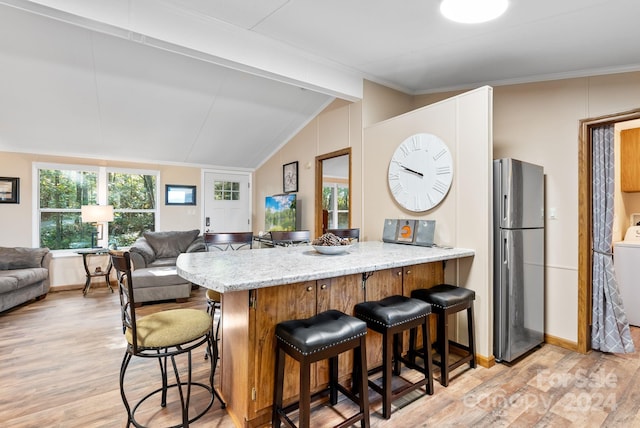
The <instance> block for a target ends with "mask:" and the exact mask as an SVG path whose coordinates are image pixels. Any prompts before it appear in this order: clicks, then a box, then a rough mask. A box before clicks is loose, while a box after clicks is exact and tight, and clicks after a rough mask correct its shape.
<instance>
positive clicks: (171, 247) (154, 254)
mask: <svg viewBox="0 0 640 428" xmlns="http://www.w3.org/2000/svg"><path fill="white" fill-rule="evenodd" d="M199 235H200V231H199V230H198V229H194V230H186V231H170V232H144V233H143V234H142V236H141V237H140V238H138V239H137V240H136V242H134V243H133V245H132V246H131V247H130V248H129V253H130V256H131V261H132V262H133V266H134V268H135V270H134V271H133V272H132V277H133V278H134V279H135V281H134V282H133V283H134V286H133V288H134V294H135V301H136V302H137V303H143V302H150V301H159V300H171V299H176V301H178V302H181V301H186V300H187V299H188V298H189V296H190V295H191V283H190V282H189V281H187V280H186V279H184V278H181V277H180V276H179V275H178V273H177V271H176V260H177V258H178V256H179V255H180V254H181V253H192V252H196V251H206V250H207V247H206V246H205V244H204V239H203V238H202V236H199Z"/></svg>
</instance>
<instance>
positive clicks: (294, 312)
mask: <svg viewBox="0 0 640 428" xmlns="http://www.w3.org/2000/svg"><path fill="white" fill-rule="evenodd" d="M315 312H316V282H315V281H307V282H300V283H295V284H288V285H279V286H277V287H268V288H261V289H259V290H257V291H256V308H255V328H254V329H253V331H254V332H255V337H253V338H250V341H252V342H253V343H255V348H254V353H255V355H253V356H251V355H250V356H249V361H251V362H253V364H254V366H253V373H254V376H253V379H254V383H253V388H254V390H255V395H254V396H255V399H254V400H253V410H254V415H255V414H256V413H257V412H259V411H260V410H263V409H267V408H268V409H271V405H272V404H273V385H274V375H275V373H274V371H275V353H276V340H275V326H276V324H278V323H279V322H282V321H287V320H291V319H299V318H309V317H311V316H313V315H314V314H315ZM299 371H300V369H299V366H298V363H297V362H295V361H294V360H293V359H291V358H289V357H287V359H286V366H285V378H284V399H285V401H286V400H287V399H289V398H292V397H295V396H297V395H298V391H299V387H300V380H299V379H300V377H299V375H298V373H299ZM311 382H312V384H314V382H315V381H314V379H312V380H311Z"/></svg>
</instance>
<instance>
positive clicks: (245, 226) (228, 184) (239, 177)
mask: <svg viewBox="0 0 640 428" xmlns="http://www.w3.org/2000/svg"><path fill="white" fill-rule="evenodd" d="M249 178H250V174H249V173H235V172H228V173H226V172H205V173H204V225H203V229H202V230H204V231H205V232H250V231H251V204H250V201H251V192H250V188H249Z"/></svg>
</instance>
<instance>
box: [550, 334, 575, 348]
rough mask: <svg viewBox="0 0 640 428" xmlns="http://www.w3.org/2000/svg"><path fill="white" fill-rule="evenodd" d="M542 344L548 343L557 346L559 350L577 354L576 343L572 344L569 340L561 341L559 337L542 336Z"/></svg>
mask: <svg viewBox="0 0 640 428" xmlns="http://www.w3.org/2000/svg"><path fill="white" fill-rule="evenodd" d="M544 343H548V344H549V345H555V346H559V347H561V348H564V349H568V350H570V351H574V352H579V351H578V343H577V342H572V341H570V340H567V339H563V338H561V337H556V336H552V335H550V334H545V335H544Z"/></svg>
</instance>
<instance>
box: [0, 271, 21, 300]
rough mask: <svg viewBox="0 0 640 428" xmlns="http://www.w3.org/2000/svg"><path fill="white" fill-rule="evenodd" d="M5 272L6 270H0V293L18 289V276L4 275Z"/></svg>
mask: <svg viewBox="0 0 640 428" xmlns="http://www.w3.org/2000/svg"><path fill="white" fill-rule="evenodd" d="M6 273H7V272H6V271H0V294H3V293H9V292H11V291H14V290H17V289H18V278H16V277H15V276H9V275H6Z"/></svg>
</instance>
